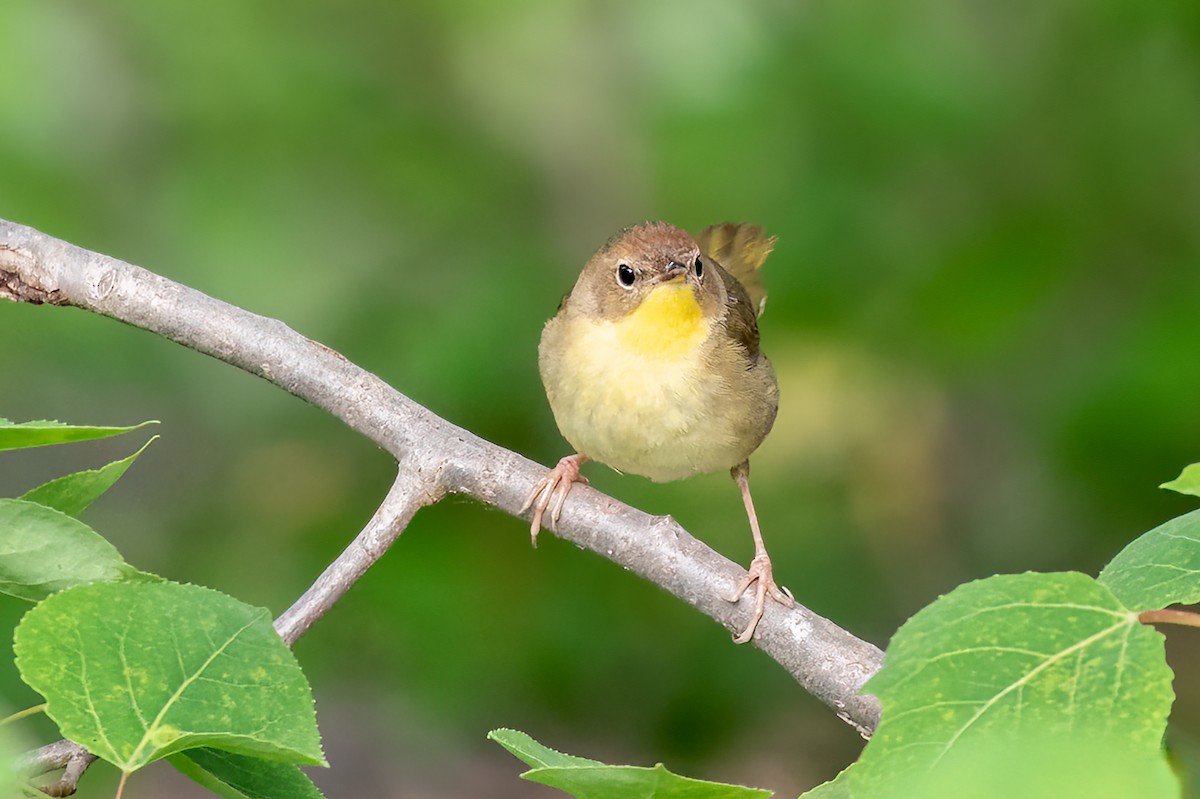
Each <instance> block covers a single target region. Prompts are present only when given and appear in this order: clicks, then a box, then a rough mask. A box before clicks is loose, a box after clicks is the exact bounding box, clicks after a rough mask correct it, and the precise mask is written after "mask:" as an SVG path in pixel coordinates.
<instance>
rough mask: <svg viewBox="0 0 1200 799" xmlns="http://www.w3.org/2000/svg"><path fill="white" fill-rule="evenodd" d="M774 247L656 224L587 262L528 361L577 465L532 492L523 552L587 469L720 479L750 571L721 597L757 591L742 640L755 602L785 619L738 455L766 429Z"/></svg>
mask: <svg viewBox="0 0 1200 799" xmlns="http://www.w3.org/2000/svg"><path fill="white" fill-rule="evenodd" d="M774 245H775V239H774V238H766V237H764V236H763V233H762V230H761V229H760V228H758V227H756V226H754V225H734V224H724V225H714V226H712V227H710V228H707V229H706V230H704V231H703V232H702V233H701V234H700V235H699V236H697V237H696V238H695V239H693V238H692V237H691V236H689V235H688V234H687V233H686V232H684V231H682V230H680V229H679V228H677V227H674V226H672V225H668V224H666V223H665V222H650V223H647V224H644V225H637V226H634V227H630V228H627V229H625V230H623V231H621V232H620V233H618V234H617V235H616V236H614V237H613V238H612V239H610V240H609V241H608V243H607V244H605V245H604V246H603V247H601V248H600V250H599V251H598V252H597V253H596V254H595V255H593V256H592V258H591V260H589V261H588V262H587V265H585V266H584V267H583V272H582V273H581V274H580V275H579V280H578V281H576V283H575V287H574V288H573V289H572V290H571V293H570V294H569V295H568V296H567V297H566V298H565V299H564V300H563V302H562V305H561V306H559V309H558V313H557V314H556V315H555V316H554V318H553V319H551V320H550V321H549V322H547V323H546V328H545V330H544V331H543V332H542V341H541V346H540V347H539V348H538V363H539V366H540V369H541V373H542V382H543V383H545V385H546V396H547V397H549V399H550V407H551V409H552V410H553V411H554V418H555V421H557V422H558V429H559V430H560V431H561V432H562V434H563V437H565V438H566V439H567V441H569V442H570V444H571V446H573V447H574V448H575V451H576V454H575V455H570V456H568V457H565V458H563V459H562V460H560V461H559V462H558V465H557V466H556V467H555V468H554V469H553V470H551V472H550V474H549V476H547V477H546V479H544V480H543V481H541V482H540V483H539V484H538V485H537V486H535V487H534V489H533V491H532V492H531V493H530V495H529V499H528V500H526V502H525V507H524V508H522V512H523V511H524V510H526V509H528V508H529V507H531V506H532V507H533V518H532V525H531V527H530V533H531V535H532V536H533V542H534V545H535V546H536V545H537V534H538V531H539V530H540V529H541V524H542V516H543V514H544V513H545V512H546V510H547V509H550V510H551V513H550V520H551V523H552V524H553V523H555V522H557V521H558V518H559V514H560V513H561V512H562V508H563V503H564V502H565V501H566V498H567V493H568V492H569V491H570V490H571V485H572V484H573V483H576V482H587V481H586V479H584V478H583V477H582V476H581V475H580V474H579V467H580V465H581V464H583V463H584V462H585V461H588V460H596V461H600V462H601V463H604V464H607V465H608V466H610V467H612V468H613V469H616V470H617V471H618V472H632V473H633V474H640V475H642V476H643V477H648V478H650V479H651V480H655V481H658V482H666V481H669V480H680V479H683V478H684V477H690V476H691V475H694V474H699V473H701V472H712V471H716V470H718V469H729V470H730V473H731V474H732V475H733V478H734V479H735V480H736V481H737V484H738V487H739V488H740V489H741V492H742V500H743V501H744V502H745V505H746V514H747V515H748V516H749V518H750V531H751V532H752V533H753V534H754V560H752V561H751V563H750V569H749V571H748V572H747V574H746V576H745V577H744V578H743V579H742V581H741V583H740V584H739V585H738V588H737V591H736V592H735V593H734V594H733V595H732V596H731V597H729V601H731V602H736V601H738V599H739V598H740V597H741V596H742V594H743V593H744V592H745V591H746V589H748V588H749V587H750V586H751V585H754V586H755V593H754V612H753V617H752V618H751V620H750V624H749V625H748V626H747V627H746V629H745V630H744V631H742V633H741V634H740V635H738V636H737V637H735V638H734V640H735V641H737V642H738V643H745V642H746V641H749V640H750V638H751V637H752V636H753V635H754V630H755V628H756V627H757V626H758V621H759V619H760V618H762V614H763V609H764V607H765V604H766V599H767V597H768V596H769V597H771V598H772V599H774V600H776V601H778V602H780V603H782V604H784V605H787V606H788V607H791V606H792V605H793V604H794V603H793V601H792V598H791V595H790V594H788V593H786V590H785V589H781V588H780V587H779V586H778V585H777V584H776V583H775V579H774V577H773V576H772V574H771V558H770V556H769V555H768V554H767V549H766V547H765V546H764V545H763V540H762V533H761V532H760V531H759V527H758V517H757V515H756V514H755V512H754V503H753V502H752V501H751V499H750V483H749V475H750V462H749V460H748V459H749V457H750V454H751V453H752V452H754V450H756V449H758V446H759V444H761V443H762V441H763V439H764V438H765V437H766V435H767V432H768V431H770V429H771V425H772V423H773V422H774V421H775V413H776V411H777V410H778V407H779V388H778V385H777V384H776V382H775V371H774V370H773V369H772V368H771V364H770V362H769V361H768V360H767V357H766V356H765V355H763V353H762V351H761V350H760V349H759V346H758V315H759V314H760V313H761V312H762V308H763V305H764V303H765V302H766V292H765V291H764V290H763V287H762V281H761V280H760V279H759V276H758V269H759V267H761V266H762V264H763V261H765V260H766V258H767V255H768V254H769V253H770V252H771V249H772V248H773V247H774Z"/></svg>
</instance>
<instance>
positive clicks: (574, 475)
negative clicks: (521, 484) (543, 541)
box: [517, 455, 588, 549]
mask: <svg viewBox="0 0 1200 799" xmlns="http://www.w3.org/2000/svg"><path fill="white" fill-rule="evenodd" d="M584 460H586V459H585V458H583V457H581V456H579V455H568V456H567V457H565V458H563V459H562V460H560V461H559V462H558V465H556V466H555V467H554V468H553V469H551V470H550V473H549V474H548V475H546V476H545V477H544V478H542V479H541V480H540V481H538V483H537V484H536V485H534V487H533V490H532V491H530V492H529V496H528V497H527V498H526V499H525V504H524V505H522V506H521V509H520V510H519V511H517V513H524V512H525V511H527V510H529V508H530V507H532V508H533V516H532V517H531V518H530V523H529V540H530V543H532V544H533V546H534V548H535V549H536V548H537V539H538V533H539V532H541V529H542V517H543V516H544V515H545V513H546V510H547V509H549V510H550V529H551V530H553V529H555V527H556V526H557V525H558V517H559V516H561V515H562V509H563V505H564V504H565V503H566V501H567V494H569V493H570V492H571V486H572V485H574V484H575V483H583V484H584V485H587V482H588V481H587V478H586V477H584V476H583V475H581V474H580V473H579V466H580V464H582V463H583V461H584ZM552 503H553V507H551V504H552Z"/></svg>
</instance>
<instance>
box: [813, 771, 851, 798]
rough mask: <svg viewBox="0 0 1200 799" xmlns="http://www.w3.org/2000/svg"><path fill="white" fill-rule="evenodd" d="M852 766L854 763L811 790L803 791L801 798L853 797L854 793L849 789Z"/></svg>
mask: <svg viewBox="0 0 1200 799" xmlns="http://www.w3.org/2000/svg"><path fill="white" fill-rule="evenodd" d="M854 766H855V764H854V763H851V764H850V765H849V766H847V767H846V768H844V769H842V773H841V774H838V775H837V776H836V777H834V778H833V779H831V780H830V781H829V782H823V783H821V784H820V785H818V786H817V787H816V788H813V789H812V790H811V791H805V792H804V793H803V794H801V795H800V796H801V799H853V797H854V794H853V793H851V791H850V779H851V777H850V772H851V771H853V770H854Z"/></svg>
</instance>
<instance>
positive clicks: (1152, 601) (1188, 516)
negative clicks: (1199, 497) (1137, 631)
mask: <svg viewBox="0 0 1200 799" xmlns="http://www.w3.org/2000/svg"><path fill="white" fill-rule="evenodd" d="M1097 579H1099V581H1100V582H1101V583H1103V584H1104V585H1106V586H1108V588H1109V590H1110V591H1112V592H1113V593H1114V594H1116V596H1117V599H1119V600H1121V602H1122V603H1123V604H1124V605H1125V607H1127V608H1129V609H1130V610H1137V611H1141V610H1158V609H1159V608H1165V607H1166V606H1167V605H1172V604H1175V603H1177V602H1179V603H1183V604H1186V605H1190V604H1193V603H1196V602H1200V510H1194V511H1192V512H1191V513H1185V514H1184V515H1182V516H1178V517H1176V518H1174V519H1171V521H1169V522H1167V523H1166V524H1162V525H1159V526H1158V527H1155V528H1154V529H1153V530H1151V531H1150V532H1148V533H1145V534H1144V535H1142V536H1140V537H1139V538H1138V539H1136V540H1135V541H1133V543H1131V544H1130V545H1129V546H1127V547H1125V548H1124V549H1123V550H1121V551H1120V552H1119V553H1118V554H1117V556H1116V557H1115V558H1113V559H1112V561H1110V562H1109V564H1108V565H1107V566H1105V567H1104V571H1102V572H1100V577H1099V578H1097Z"/></svg>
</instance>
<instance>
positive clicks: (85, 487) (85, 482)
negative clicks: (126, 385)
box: [21, 436, 158, 516]
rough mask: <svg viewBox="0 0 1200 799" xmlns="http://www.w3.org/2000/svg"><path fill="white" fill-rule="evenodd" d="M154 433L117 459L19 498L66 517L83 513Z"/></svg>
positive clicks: (45, 484) (116, 479) (131, 460)
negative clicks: (59, 512)
mask: <svg viewBox="0 0 1200 799" xmlns="http://www.w3.org/2000/svg"><path fill="white" fill-rule="evenodd" d="M156 438H158V436H154V437H153V438H151V439H150V440H149V441H147V442H146V443H145V444H143V445H142V448H141V449H139V450H138V451H137V452H135V453H133V454H132V455H130V456H129V457H128V458H124V459H122V460H119V461H113V462H112V463H110V464H108V465H107V466H101V467H100V468H99V469H89V470H88V471H86V472H76V473H75V474H68V475H66V476H64V477H59V478H57V479H54V480H51V481H50V482H48V483H43V484H42V485H40V486H38V487H37V488H34V489H31V490H29V491H26V492H25V493H24V494H22V495H21V499H25V500H28V501H30V502H37V503H40V504H42V505H46V506H47V507H51V508H55V509H57V510H60V511H62V512H63V513H65V514H67V515H68V516H78V515H79V514H80V513H83V511H84V509H85V508H87V506H88V505H91V504H92V502H93V501H95V500H96V499H97V498H98V497H99V496H100V495H101V494H103V493H104V492H105V491H107V490H108V489H109V488H111V487H112V485H113V483H115V482H117V481H118V480H120V479H121V475H123V474H125V470H126V469H128V468H129V467H130V465H131V464H132V463H133V462H134V461H135V460H137V457H138V456H139V455H141V454H142V453H143V452H145V451H146V447H148V446H150V444H151V443H153V442H154V440H155V439H156Z"/></svg>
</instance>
